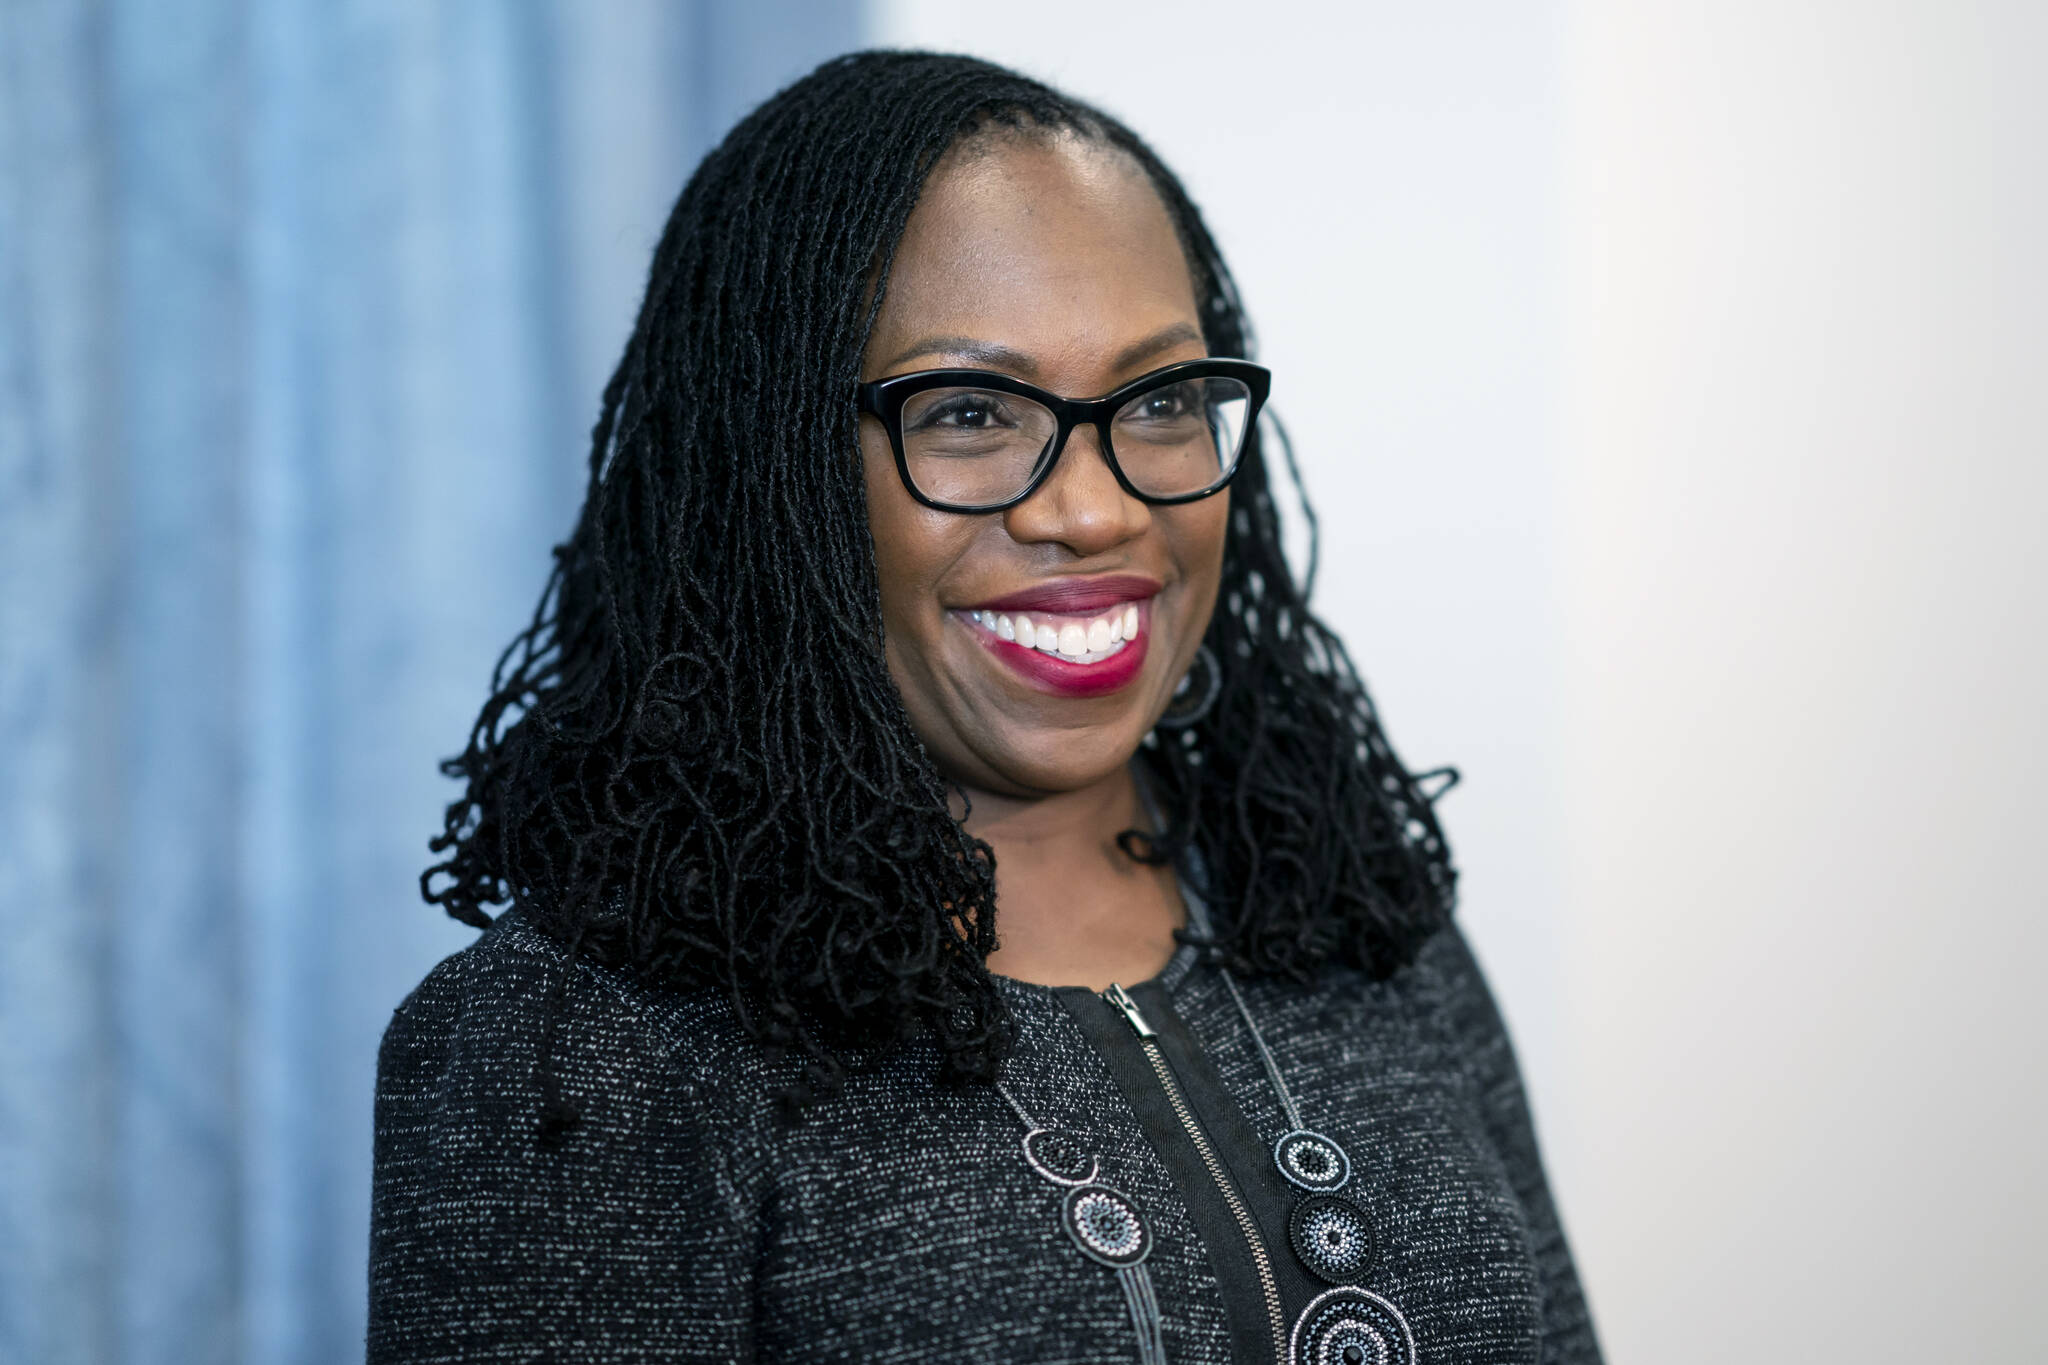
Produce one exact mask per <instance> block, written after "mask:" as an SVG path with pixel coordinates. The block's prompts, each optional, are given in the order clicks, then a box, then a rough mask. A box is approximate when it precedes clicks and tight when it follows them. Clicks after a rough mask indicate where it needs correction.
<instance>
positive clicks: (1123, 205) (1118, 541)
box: [370, 53, 1597, 1363]
mask: <svg viewBox="0 0 2048 1365" xmlns="http://www.w3.org/2000/svg"><path fill="white" fill-rule="evenodd" d="M1248 342H1249V337H1248V330H1247V326H1246V322H1245V319H1244V316H1243V314H1242V312H1241V310H1240V308H1239V306H1238V303H1237V298H1236V294H1235V292H1234V289H1233V286H1232V284H1231V281H1230V277H1229V275H1228V273H1227V272H1226V270H1225V269H1224V266H1223V263H1222V261H1221V260H1220V259H1219V257H1218V255H1217V252H1216V248H1215V244H1214V243H1213V242H1212V241H1211V239H1210V237H1209V235H1208V233H1207V231H1206V230H1205V229H1204V228H1203V225H1202V222H1201V218H1200V216H1199V215H1198V214H1197V212H1196V211H1195V209H1194V207H1193V205H1192V204H1191V203H1190V202H1189V201H1188V198H1187V196H1186V194H1185V193H1184V192H1183V191H1182V189H1181V187H1180V185H1179V184H1178V182H1177V181H1175V180H1174V178H1173V176H1172V175H1171V174H1170V173H1168V172H1167V171H1166V170H1165V168H1164V167H1162V166H1161V165H1160V164H1159V162H1158V161H1157V160H1156V159H1155V158H1154V157H1153V156H1152V154H1151V153H1150V152H1149V151H1148V150H1147V149H1146V147H1145V146H1144V144H1142V143H1141V142H1139V141H1138V139H1137V138H1136V137H1134V136H1133V135H1132V134H1131V133H1130V132H1128V131H1127V130H1126V129H1124V128H1123V127H1121V126H1120V125H1119V124H1117V123H1115V122H1114V121H1113V120H1111V119H1109V118H1107V117H1105V116H1104V115H1102V114H1101V113H1099V112H1097V111H1095V110H1092V109H1090V108H1087V107H1086V106H1083V105H1080V104H1078V103H1076V102H1074V101H1072V100H1070V99H1067V98H1065V97H1063V96H1061V95H1059V94H1057V93H1055V92H1054V91H1051V90H1049V89H1047V88H1045V87H1044V86H1041V85H1039V84H1036V83H1034V82H1031V81H1028V80H1025V79H1023V78H1021V77H1018V76H1016V75H1014V74H1012V73H1009V72H1006V71H1003V70H1000V69H998V68H995V67H992V66H988V65H985V64H983V63H980V62H975V61H970V60H966V59H962V58H954V57H939V56H930V55H924V54H911V53H872V54H865V55H860V56H854V57H848V58H844V59H842V60H839V61H835V62H832V63H828V64H827V65H826V66H824V67H822V68H820V69H819V70H818V71H817V72H815V73H813V74H812V75H811V76H809V77H808V78H806V79H805V80H803V81H801V82H799V83H798V84H797V85H795V86H793V87H791V88H790V89H789V90H786V91H784V92H783V93H782V94H780V95H778V96H776V97H775V98H774V99H772V100H770V101H769V102H768V103H767V104H766V105H764V106H763V107H762V108H761V109H759V110H758V111H756V112H755V113H754V114H753V115H752V116H751V117H749V118H748V119H747V120H746V121H745V122H744V123H742V124H741V125H740V126H739V127H738V128H737V129H736V130H734V132H733V133H732V135H731V136H730V137H728V138H727V139H726V141H725V143H724V144H723V145H722V146H720V147H719V148H718V150H717V151H715V152H713V153H712V154H711V155H710V156H709V157H708V158H707V159H706V160H705V162H704V164H703V165H702V167H700V168H699V170H698V171H697V173H696V175H695V176H693V177H692V179H691V181H690V183H689V185H688V186H687V188H685V190H684V192H683V195H682V198H681V200H680V201H679V202H678V204H677V206H676V209H675V212H674V215H673V217H672V218H671V220H670V222H669V224H668V227H667V230H666V232H665V233H664V235H663V238H662V241H661V244H660V246H659V248H658V249H657V252H656V256H655V261H654V267H653V271H652V275H651V277H650V279H649V282H648V289H647V297H646V301H645V304H644V306H643V307H642V309H641V312H640V316H639V320H638V323H637V325H636V327H635V330H634V332H633V336H632V338H631V340H630V341H629V342H628V344H627V347H626V353H625V357H624V359H623V361H622V362H621V364H620V366H619V369H618V372H617V374H616V375H615V376H614V377H613V379H612V382H611V384H610V385H609V386H608V387H607V389H606V392H605V396H604V407H603V415H602V417H601V418H600V420H599V422H598V425H597V428H596V432H595V435H594V440H593V451H592V461H591V475H590V483H589V489H588V494H587V500H586V502H585V505H584V509H583V512H582V516H581V518H580V520H579V522H578V524H577V527H576V530H575V532H574V534H573V535H572V536H571V538H570V540H569V542H568V543H567V544H566V545H564V546H563V547H561V548H560V549H559V550H558V551H557V567H556V571H555V576H554V579H553V582H552V584H551V586H550V589H549V592H548V594H547V596H546V597H545V598H544V600H543V602H542V606H541V609H540V611H539V613H538V614H537V615H536V618H535V623H534V625H533V627H532V628H531V629H530V630H528V631H527V632H526V633H525V635H523V636H522V637H521V638H520V640H519V641H518V642H517V643H516V644H515V647H514V649H513V650H512V651H511V652H510V653H509V654H508V655H507V658H506V660H505V662H504V663H503V664H502V665H501V668H500V672H499V676H498V677H497V678H496V680H495V688H494V692H493V695H492V697H491V699H490V700H489V702H488V703H487V704H486V705H485V707H484V710H483V714H482V716H481V718H480V719H479V721H478V723H477V726H476V728H475V731H474V732H473V734H472V736H471V740H470V744H469V747H468V749H467V751H466V752H465V753H463V754H462V756H461V757H459V758H457V759H455V760H453V761H452V762H451V763H450V764H449V765H448V769H449V771H450V773H451V774H452V775H455V776H457V777H460V778H462V779H464V780H465V781H466V782H467V784H468V787H467V791H466V793H465V795H464V796H463V799H462V800H460V801H458V802H457V803H456V804H455V805H454V806H452V807H451V808H450V811H449V814H448V822H447V828H446V830H445V832H444V834H443V835H442V837H441V838H440V839H438V840H437V841H436V845H435V846H436V849H437V851H439V852H441V853H443V854H445V860H444V861H443V862H441V863H440V864H439V865H438V866H437V867H436V868H435V869H433V871H432V872H430V873H429V876H428V884H427V886H428V896H429V899H430V900H433V901H436V902H438V903H440V904H442V905H444V906H445V907H446V908H447V909H448V911H449V912H450V913H451V914H454V915H455V916H457V917H458V918H460V919H462V920H464V921H465V922H467V923H471V924H475V925H478V926H479V927H487V928H488V932H487V933H485V934H484V935H483V936H482V938H481V939H479V941H478V942H477V943H476V944H475V945H474V946H472V947H471V948H469V949H467V950H465V951H463V952H461V953H458V954H456V955H455V956H454V957H452V958H450V959H449V960H448V961H447V962H445V963H443V964H442V965H441V966H440V967H439V968H437V969H436V970H435V971H434V972H433V974H432V975H431V976H430V977H429V978H428V979H427V981H426V982H425V983H424V984H423V985H422V986H421V987H420V988H419V990H417V991H416V992H415V993H414V994H413V995H412V996H411V997H410V998H409V999H408V1000H407V1001H406V1003H405V1004H404V1005H403V1006H402V1007H401V1008H400V1010H399V1011H398V1013H397V1015H396V1017H395V1018H394V1019H393V1021H392V1024H391V1028H390V1031H389V1033H388V1034H387V1036H386V1039H385V1044H384V1050H383V1054H382V1057H381V1062H380V1077H379V1090H378V1107H377V1177H376V1190H375V1215H374V1222H375V1227H374V1233H373V1240H372V1248H371V1262H372V1264H371V1326H370V1352H371V1355H372V1357H373V1358H377V1359H389V1360H407V1359H453V1358H458V1357H459V1358H462V1359H480V1358H491V1359H496V1358H516V1359H521V1360H525V1359H535V1358H546V1359H550V1360H593V1361H594V1360H612V1359H636V1360H638V1359H677V1360H680V1359H692V1360H738V1359H753V1358H761V1359H793V1358H801V1359H805V1360H847V1361H855V1360H881V1359H898V1360H912V1359H915V1360H947V1361H959V1360H1020V1361H1027V1360H1028V1361H1051V1360H1060V1361H1129V1360H1139V1361H1148V1362H1156V1361H1163V1360H1171V1361H1176V1362H1197V1361H1276V1360H1300V1361H1308V1360H1314V1361H1333V1362H1334V1361H1361V1362H1362V1361H1374V1362H1405V1361H1415V1360H1427V1361H1430V1362H1432V1363H1434V1362H1448V1361H1487V1362H1498V1361H1508V1360H1522V1361H1538V1360H1540V1361H1590V1360H1595V1359H1597V1350H1596V1347H1595V1345H1594V1342H1593V1337H1592V1334H1591V1329H1590V1327H1589V1325H1588V1322H1587V1317H1586V1312H1585V1308H1584V1304H1583V1302H1582V1299H1581V1296H1580V1292H1579V1288H1578V1285H1577V1282H1576V1279H1575V1276H1574V1273H1573V1269H1572V1265H1571V1260H1570V1255H1569V1253H1568V1251H1567V1250H1566V1247H1565V1244H1564V1241H1563V1238H1562V1236H1561V1234H1560V1231H1559V1228H1558V1223H1557V1219H1556V1215H1555V1213H1554V1211H1553V1209H1552V1207H1551V1202H1550V1198H1549V1195H1548V1192H1547V1189H1546V1187H1545V1183H1544V1178H1543V1173H1542V1168H1541V1165H1540V1162H1539V1160H1538V1156H1537V1152H1536V1148H1535V1143H1534V1139H1533V1136H1532V1134H1531V1130H1530V1125H1529V1120H1528V1116H1527V1113H1526V1108H1525V1105H1524V1101H1523V1096H1522V1091H1521V1086H1520V1082H1519V1079H1518V1076H1517V1074H1516V1069H1515V1064H1514V1061H1513V1058H1512V1056H1511V1054H1510V1052H1509V1049H1508V1045H1507V1041H1506V1038H1505V1037H1504V1035H1503V1033H1502V1030H1501V1024H1500V1020H1499V1018H1498V1016H1497V1015H1496V1013H1495V1011H1494V1008H1493V1005H1492V1003H1491V1001H1490V999H1489V997H1488V995H1487V992H1486V988H1485V986H1484V985H1483V983H1482V982H1481V979H1480V977H1479V974H1478V972H1477V969H1476V968H1475V966H1474V964H1473V962H1472V959H1471V957H1470V955H1469V954H1468V952H1467V950H1466V948H1465V945H1464V943H1463V941H1462V939H1461V938H1460V936H1459V934H1458V931H1457V929H1456V928H1455V926H1454V925H1453V924H1451V923H1450V921H1449V919H1448V911H1449V906H1450V901H1451V891H1452V873H1451V870H1450V864H1449V860H1448V855H1447V853H1446V850H1445V847H1444V844H1443V842H1442V839H1441V837H1440V835H1439V832H1438V829H1437V825H1436V821H1435V818H1434V816H1433V814H1432V812H1431V808H1430V802H1429V800H1428V799H1427V796H1426V795H1425V793H1424V792H1423V791H1422V790H1421V788H1420V787H1419V786H1418V783H1417V781H1416V778H1415V777H1414V776H1413V775H1411V774H1410V773H1408V772H1407V770H1406V769H1404V768H1403V767H1402V765H1401V764H1400V762H1399V761H1398V760H1397V759H1396V758H1395V756H1394V754H1393V751H1392V750H1391V749H1390V748H1389V747H1388V745H1387V743H1386V740H1385V739H1384V737H1383V735H1382V733H1381V731H1380V728H1379V726H1378V724H1377V722H1376V721H1375V719H1374V716H1373V712H1372V709H1371V706H1370V703H1369V702H1368V700H1367V698H1366V694H1365V692H1364V689H1363V688H1362V687H1361V686H1360V684H1359V681H1358V678H1357V676H1356V674H1355V673H1354V672H1353V670H1352V668H1351V665H1350V663H1349V662H1348V660H1347V658H1346V656H1345V654H1344V651H1343V649H1342V647H1341V646H1340V645H1339V644H1338V643H1337V641H1336V640H1335V639H1334V638H1332V637H1331V636H1330V635H1329V634H1328V632H1327V631H1326V630H1325V629H1324V628H1323V627H1322V626H1321V624H1320V623H1318V622H1317V621H1316V619H1315V618H1314V617H1313V616H1312V615H1310V614H1309V612H1308V609H1307V606H1306V603H1305V601H1304V596H1303V593H1302V591H1301V589H1300V588H1299V587H1298V586H1297V584H1296V583H1295V581H1294V580H1293V578H1292V577H1291V575H1290V573H1289V571H1288V568H1287V565H1286V564H1285V562H1284V560H1283V559H1282V556H1281V552H1280V530H1279V525H1278V520H1277V516H1276V509H1275V505H1274V499H1273V496H1272V493H1271V492H1270V489H1269V483H1268V478H1269V471H1268V468H1267V465H1266V451H1265V449H1264V447H1263V444H1262V441H1261V432H1260V429H1259V422H1258V417H1259V408H1260V405H1261V403H1262V401H1263V399H1264V397H1265V393H1266V388H1267V383H1268V379H1267V376H1266V374H1265V372H1264V371H1263V370H1261V369H1259V368H1258V367H1257V366H1256V365H1253V364H1251V363H1249V362H1248V361H1247V360H1246V359H1245V358H1244V357H1246V355H1247V353H1248V350H1249V345H1248ZM507 901H509V902H511V903H512V905H513V908H512V909H511V910H509V911H507V912H506V913H504V914H503V915H501V916H499V917H498V918H497V920H496V922H495V923H493V922H492V920H491V918H490V916H489V915H488V914H487V913H486V912H485V910H484V907H485V906H486V905H489V904H498V903H505V902H507ZM536 1353H538V1354H536Z"/></svg>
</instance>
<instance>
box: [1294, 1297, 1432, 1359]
mask: <svg viewBox="0 0 2048 1365" xmlns="http://www.w3.org/2000/svg"><path fill="white" fill-rule="evenodd" d="M1287 1358H1288V1362H1289V1365H1415V1359H1416V1356H1415V1334H1414V1333H1413V1332H1411V1331H1409V1330H1408V1320H1407V1319H1406V1318H1404V1317H1402V1316H1401V1310H1400V1309H1398V1308H1396V1307H1394V1305H1393V1304H1391V1303H1388V1302H1387V1301H1386V1300H1385V1299H1383V1298H1381V1297H1380V1296H1379V1295H1377V1294H1375V1293H1373V1292H1372V1291H1370V1290H1367V1289H1348V1288H1347V1289H1332V1290H1330V1291H1329V1292H1328V1293H1327V1294H1324V1295H1322V1296H1321V1297H1320V1298H1317V1299H1315V1300H1314V1301H1312V1302H1311V1303H1310V1304H1309V1306H1308V1307H1307V1308H1305V1309H1303V1310H1302V1314H1301V1316H1300V1317H1299V1318H1297V1319H1295V1322H1294V1336H1293V1338H1292V1340H1291V1341H1290V1343H1289V1346H1288V1352H1287Z"/></svg>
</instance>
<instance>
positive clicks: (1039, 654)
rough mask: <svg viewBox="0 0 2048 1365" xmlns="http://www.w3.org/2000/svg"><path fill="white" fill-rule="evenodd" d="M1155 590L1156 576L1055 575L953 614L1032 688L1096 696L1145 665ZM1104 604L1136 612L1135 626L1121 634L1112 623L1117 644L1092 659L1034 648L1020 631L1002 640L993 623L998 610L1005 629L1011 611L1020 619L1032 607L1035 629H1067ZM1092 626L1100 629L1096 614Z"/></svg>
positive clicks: (1117, 686) (1118, 685)
mask: <svg viewBox="0 0 2048 1365" xmlns="http://www.w3.org/2000/svg"><path fill="white" fill-rule="evenodd" d="M1158 590H1159V587H1158V584H1157V583H1156V582H1155V581H1154V580H1152V579H1149V578H1139V577H1136V576H1133V575H1125V576H1119V577H1114V578H1097V579H1076V580H1072V581H1069V582H1059V581H1054V582H1051V583H1044V584H1040V585H1038V586H1036V587H1033V588H1029V589H1026V590H1024V591H1022V592H1017V593H1012V594H1010V595H1009V596H1007V597H1002V598H998V599H995V600H994V601H992V602H989V603H988V604H987V605H985V606H982V607H977V608H973V609H971V610H969V611H962V612H957V613H955V614H956V615H958V616H959V617H960V618H961V620H962V623H963V624H964V625H966V627H967V628H968V629H969V630H971V631H973V632H974V635H975V638H976V639H977V640H978V641H979V642H980V643H981V646H982V648H984V649H986V650H988V651H989V652H990V653H991V654H993V655H994V656H995V657H996V658H997V659H998V660H1000V661H1001V662H1003V663H1005V664H1007V665H1009V667H1010V668H1012V669H1014V670H1015V671H1016V672H1017V673H1018V674H1019V675H1021V676H1022V678H1023V679H1024V681H1025V682H1026V683H1028V684H1029V685H1030V686H1031V687H1032V688H1033V689H1035V690H1037V691H1040V692H1050V693H1053V694H1054V695H1057V696H1062V697H1100V696H1105V695H1107V694H1109V693H1111V692H1115V691H1117V690H1119V689H1121V688H1123V687H1125V686H1126V685H1128V684H1129V683H1130V682H1131V680H1132V679H1134V678H1136V677H1137V676H1138V672H1139V670H1140V669H1142V668H1143V667H1144V664H1145V652H1146V648H1147V646H1148V645H1149V644H1150V642H1151V638H1152V598H1153V594H1155V593H1157V592H1158ZM1105 610H1106V611H1109V612H1110V614H1111V615H1112V617H1113V616H1115V615H1116V614H1117V613H1119V612H1127V613H1134V614H1135V617H1136V628H1135V629H1134V630H1132V631H1131V633H1130V634H1129V635H1128V636H1125V635H1123V634H1122V632H1121V629H1120V628H1117V627H1112V629H1113V630H1116V631H1117V638H1118V639H1119V640H1120V641H1121V647H1115V648H1114V652H1113V653H1110V654H1107V655H1105V656H1104V657H1101V658H1098V659H1094V660H1092V661H1083V660H1082V659H1079V658H1076V657H1074V656H1072V655H1068V654H1060V653H1057V652H1054V651H1050V650H1044V649H1038V648H1035V647H1033V646H1032V645H1030V644H1027V643H1025V642H1024V639H1023V637H1022V636H1020V637H1019V638H1018V639H1016V640H1005V639H1004V638H1002V636H1001V635H999V634H997V632H996V628H995V627H996V624H997V621H996V618H997V617H998V616H1001V617H1002V618H1003V621H1002V624H1003V626H1004V627H1005V628H1006V629H1007V628H1009V626H1010V624H1011V618H1012V617H1013V616H1014V617H1015V618H1016V619H1017V621H1018V622H1019V623H1022V622H1024V621H1026V620H1030V618H1031V613H1034V612H1036V613H1041V615H1040V616H1039V617H1038V618H1037V619H1036V620H1032V621H1031V626H1032V628H1033V629H1041V628H1051V629H1055V630H1067V631H1071V630H1073V629H1075V628H1076V627H1077V625H1078V624H1079V623H1078V622H1077V621H1076V620H1075V618H1076V617H1081V616H1089V615H1094V614H1096V613H1100V612H1103V611H1105ZM977 618H979V619H977ZM1127 619H1128V618H1127ZM1095 626H1096V628H1097V629H1098V630H1099V629H1100V626H1101V620H1100V618H1099V617H1098V619H1097V621H1096V623H1095ZM1095 652H1096V653H1100V652H1101V651H1100V649H1099V648H1098V649H1097V650H1096V651H1095Z"/></svg>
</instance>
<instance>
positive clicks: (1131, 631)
mask: <svg viewBox="0 0 2048 1365" xmlns="http://www.w3.org/2000/svg"><path fill="white" fill-rule="evenodd" d="M966 615H967V619H968V620H969V621H971V622H973V623H974V624H975V625H976V626H977V627H979V628H980V629H981V630H983V631H985V632H987V633H988V634H990V635H993V636H995V637H996V638H997V639H998V640H1003V641H1006V642H1008V643H1011V644H1016V645H1021V646H1023V647H1024V648H1027V649H1035V650H1037V651H1038V652H1039V653H1041V654H1049V655H1051V656H1052V657H1053V658H1055V659H1058V660H1060V661H1061V662H1063V663H1070V664H1082V665H1086V664H1096V663H1101V662H1103V661H1104V660H1106V659H1113V658H1115V657H1116V656H1117V655H1119V654H1121V653H1123V652H1124V650H1126V649H1128V648H1129V647H1130V645H1131V644H1132V642H1134V641H1135V640H1136V639H1137V638H1138V634H1139V631H1140V630H1141V629H1142V628H1143V624H1144V614H1143V613H1142V612H1141V611H1139V609H1138V604H1137V603H1136V602H1120V603H1118V604H1116V605H1115V606H1113V607H1111V608H1110V609H1109V610H1108V611H1098V612H1093V613H1089V614H1086V615H1063V614H1060V613H1056V612H1043V611H1041V612H1029V611H1017V612H1008V611H995V610H993V609H990V608H981V609H979V610H976V611H970V612H968V613H966Z"/></svg>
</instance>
